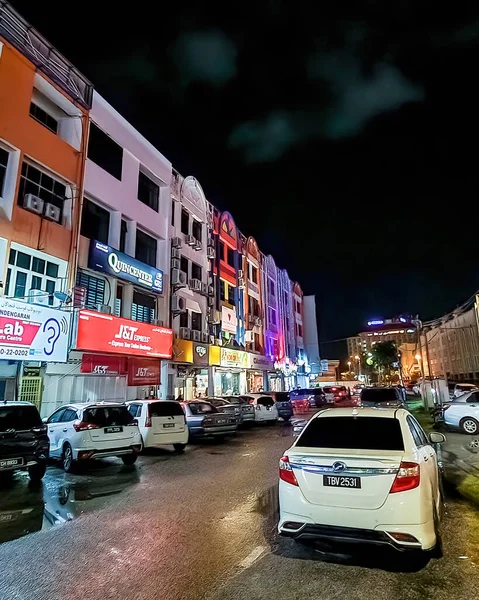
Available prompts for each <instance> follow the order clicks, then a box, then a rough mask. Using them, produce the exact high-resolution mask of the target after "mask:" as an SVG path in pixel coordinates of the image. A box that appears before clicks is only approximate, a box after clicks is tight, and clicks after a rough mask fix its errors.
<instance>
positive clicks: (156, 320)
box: [151, 319, 165, 327]
mask: <svg viewBox="0 0 479 600" xmlns="http://www.w3.org/2000/svg"><path fill="white" fill-rule="evenodd" d="M151 325H157V326H158V327H164V326H165V324H164V323H163V321H162V320H161V319H153V321H152V322H151Z"/></svg>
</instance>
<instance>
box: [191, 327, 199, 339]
mask: <svg viewBox="0 0 479 600" xmlns="http://www.w3.org/2000/svg"><path fill="white" fill-rule="evenodd" d="M191 338H192V339H193V341H194V342H201V331H196V329H193V331H192V332H191Z"/></svg>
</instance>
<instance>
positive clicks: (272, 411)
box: [240, 394, 278, 423]
mask: <svg viewBox="0 0 479 600" xmlns="http://www.w3.org/2000/svg"><path fill="white" fill-rule="evenodd" d="M240 398H242V399H243V400H246V401H247V402H249V403H250V404H251V405H252V406H254V420H255V421H256V422H257V423H275V422H276V421H277V420H278V409H277V407H276V404H275V401H274V399H273V397H272V396H270V395H268V394H242V395H241V396H240Z"/></svg>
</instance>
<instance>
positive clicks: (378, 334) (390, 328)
mask: <svg viewBox="0 0 479 600" xmlns="http://www.w3.org/2000/svg"><path fill="white" fill-rule="evenodd" d="M416 339H417V334H416V328H415V326H414V325H413V324H412V321H411V319H410V318H409V317H402V316H399V317H395V318H392V319H374V320H371V321H368V324H367V327H366V329H365V330H364V331H362V332H361V333H359V334H358V335H356V336H354V337H350V338H347V345H348V356H349V357H354V356H357V355H360V354H361V353H364V352H370V350H371V348H372V347H373V346H374V345H375V344H377V343H378V342H394V343H395V344H396V346H397V347H398V348H399V346H401V345H402V344H408V343H415V342H416Z"/></svg>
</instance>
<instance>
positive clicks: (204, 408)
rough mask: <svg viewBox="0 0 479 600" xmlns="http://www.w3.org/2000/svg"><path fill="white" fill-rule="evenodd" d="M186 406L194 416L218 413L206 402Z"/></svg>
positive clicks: (190, 403) (191, 403)
mask: <svg viewBox="0 0 479 600" xmlns="http://www.w3.org/2000/svg"><path fill="white" fill-rule="evenodd" d="M188 406H189V407H190V410H191V412H192V414H194V415H206V414H208V413H217V412H219V411H218V409H217V408H215V407H214V406H213V405H211V404H208V403H207V402H189V403H188Z"/></svg>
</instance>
